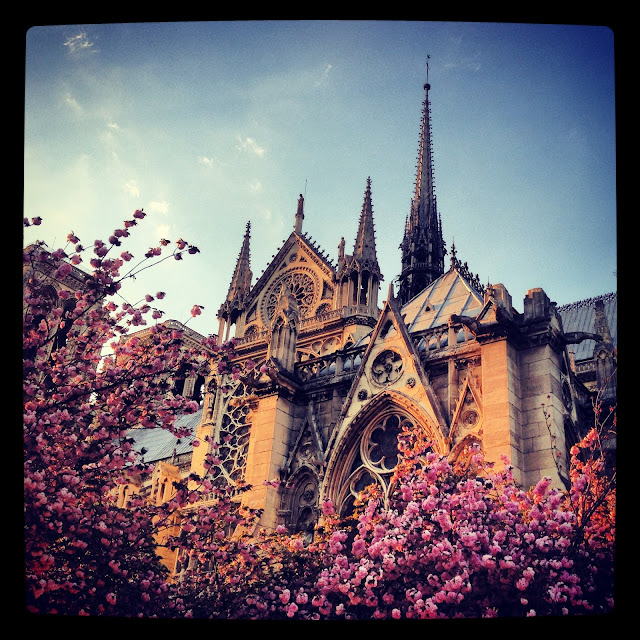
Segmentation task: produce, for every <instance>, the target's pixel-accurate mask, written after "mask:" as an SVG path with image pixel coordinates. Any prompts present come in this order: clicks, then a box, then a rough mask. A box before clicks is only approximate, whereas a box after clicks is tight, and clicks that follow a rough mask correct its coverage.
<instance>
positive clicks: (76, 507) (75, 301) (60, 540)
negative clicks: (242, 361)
mask: <svg viewBox="0 0 640 640" xmlns="http://www.w3.org/2000/svg"><path fill="white" fill-rule="evenodd" d="M145 215H146V214H145V213H144V212H143V211H141V210H139V211H136V212H135V213H134V214H133V217H132V218H131V219H129V220H126V221H125V222H124V224H123V226H122V228H120V229H117V230H116V231H114V233H113V234H112V235H111V236H110V238H109V240H108V242H102V241H100V240H96V241H95V242H94V243H93V245H92V246H91V247H89V248H85V247H84V246H83V245H82V244H81V243H80V240H79V239H78V238H77V237H76V236H75V235H74V234H73V233H71V234H69V236H68V238H67V240H68V244H67V246H66V247H65V248H64V249H58V250H55V251H50V250H47V249H46V248H45V246H44V245H43V243H35V244H33V245H30V246H29V247H27V248H26V249H25V250H24V252H23V274H24V276H23V282H24V289H23V292H24V298H23V324H24V332H23V337H24V339H23V380H24V386H23V409H24V430H23V432H24V479H25V480H24V514H25V517H24V531H25V579H26V580H25V582H26V603H27V609H28V610H29V611H31V612H34V613H47V614H48V613H61V614H77V615H83V614H113V615H145V616H146V615H153V614H154V613H155V612H156V611H158V610H160V609H163V607H165V606H166V607H167V608H168V609H171V608H172V607H174V606H175V601H174V600H173V599H172V598H170V597H169V595H170V589H169V584H168V581H167V570H166V567H164V566H163V565H162V564H161V563H160V562H159V559H158V556H157V553H156V538H155V537H154V536H155V533H156V532H157V529H158V526H159V525H160V524H161V523H162V522H164V521H165V520H166V518H167V513H166V508H165V512H164V513H159V512H158V509H155V508H154V507H153V506H152V505H151V504H149V503H147V502H146V501H145V500H144V499H142V498H139V497H136V496H134V497H133V498H132V504H131V508H128V509H122V508H118V507H117V506H116V502H115V498H116V495H117V491H116V489H117V487H118V485H119V484H120V483H123V482H126V477H127V474H131V473H133V472H137V473H140V474H145V473H148V472H149V471H150V469H148V468H147V467H146V465H144V462H143V460H142V459H141V458H140V455H139V452H136V451H135V449H134V446H133V445H134V443H133V440H132V439H131V438H130V437H127V432H128V430H130V429H131V428H132V427H136V426H138V427H140V428H161V429H168V430H170V431H172V432H173V433H174V434H175V435H176V436H178V437H180V436H183V435H187V434H185V433H181V432H180V430H179V429H178V428H177V427H176V418H177V417H178V416H179V415H183V414H185V413H193V412H194V411H195V410H197V409H198V404H197V403H196V402H194V401H192V400H189V399H188V398H185V397H182V396H180V395H178V394H175V393H173V392H172V384H171V382H172V377H173V376H175V374H176V373H177V372H178V371H181V372H182V373H185V372H186V373H187V374H189V373H197V372H199V371H200V370H201V369H202V368H203V367H206V365H207V362H208V361H209V359H210V358H211V356H212V354H213V353H214V352H217V353H218V356H217V357H218V359H219V360H220V362H222V363H224V362H225V356H226V352H225V348H224V347H222V346H219V345H217V344H216V342H215V340H214V339H213V338H208V339H205V341H204V344H203V345H202V348H201V349H199V350H198V349H196V348H189V347H188V346H187V343H186V342H185V340H184V336H183V332H182V331H180V330H178V329H175V328H173V327H171V326H169V325H166V324H162V323H158V322H157V321H158V320H159V319H160V318H161V316H162V312H161V311H160V310H159V309H158V308H157V307H156V306H155V305H156V304H157V303H156V300H158V299H162V298H163V297H164V293H162V292H158V293H156V294H155V295H147V296H145V298H144V299H143V300H141V301H140V302H138V303H136V304H130V303H128V302H126V301H123V302H121V298H120V297H119V296H121V293H120V292H121V287H122V285H123V283H124V281H125V280H127V279H129V278H133V277H135V276H136V275H137V274H139V273H140V272H141V271H143V270H145V269H148V268H149V267H150V266H153V265H154V264H158V262H160V261H163V260H167V259H171V258H172V259H176V260H180V259H182V258H183V256H185V255H188V254H194V253H197V251H198V249H197V247H195V246H193V245H191V244H188V243H187V242H185V241H184V240H182V239H180V240H178V241H177V242H176V243H173V246H172V247H171V246H170V245H171V243H170V242H169V241H167V240H162V241H161V242H160V243H159V245H158V246H157V247H152V248H150V249H149V250H148V251H147V252H146V254H145V256H144V257H143V258H141V259H140V260H138V261H137V263H135V261H134V256H133V255H132V254H131V253H130V252H128V251H126V250H124V251H121V250H120V249H119V247H120V246H121V244H122V242H123V241H124V239H125V238H126V237H128V236H129V234H130V232H131V231H132V230H133V227H135V226H136V225H137V224H138V223H139V222H140V221H141V220H143V219H144V217H145ZM40 222H41V221H40V219H33V220H31V221H29V220H25V225H30V224H39V223H40ZM167 247H169V249H167ZM171 249H172V250H171ZM167 251H168V253H167ZM163 252H164V254H163ZM87 256H88V257H87ZM134 264H135V266H130V265H134ZM80 265H82V266H83V267H85V269H87V270H86V271H85V270H82V271H79V270H78V271H75V272H74V268H75V267H79V266H80ZM72 272H73V273H72ZM74 273H75V275H76V276H77V278H76V281H74V282H76V283H79V284H78V286H76V287H73V286H71V287H69V286H63V284H62V283H64V282H69V277H70V276H72V275H73V274H74ZM72 284H73V283H72ZM117 302H120V304H118V303H117ZM200 310H201V307H199V306H195V307H194V308H193V310H192V314H193V315H196V314H198V313H200ZM149 317H150V318H151V322H152V326H151V327H150V328H149V330H148V332H147V333H146V335H145V337H144V339H142V338H140V337H138V336H136V335H133V336H131V337H129V338H128V339H123V337H125V338H126V336H127V333H128V332H129V330H130V329H131V328H132V327H136V328H137V327H140V326H144V325H146V324H147V321H146V318H149ZM105 353H106V354H107V355H106V356H105ZM171 506H172V508H173V509H174V510H176V509H178V508H179V506H181V505H178V504H176V501H174V502H173V503H172V505H171Z"/></svg>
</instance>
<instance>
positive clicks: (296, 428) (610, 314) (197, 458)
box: [140, 84, 616, 531]
mask: <svg viewBox="0 0 640 640" xmlns="http://www.w3.org/2000/svg"><path fill="white" fill-rule="evenodd" d="M424 89H425V99H424V103H423V108H422V122H421V127H420V137H419V152H418V169H417V175H416V184H415V193H414V195H413V199H412V205H411V209H410V211H409V212H408V214H407V219H406V223H405V232H404V238H403V240H402V243H401V245H400V247H399V265H400V273H399V276H398V283H399V286H398V288H397V290H396V288H395V287H394V286H393V285H392V284H391V285H388V286H386V285H385V284H384V282H385V281H384V277H383V274H382V273H381V271H380V266H379V264H378V260H377V256H376V233H375V226H374V207H373V200H374V196H373V186H372V181H371V180H370V179H367V181H366V184H365V188H364V196H363V202H362V209H361V211H360V212H359V225H358V231H357V234H356V237H355V238H354V239H353V244H350V243H349V244H347V243H346V242H345V239H344V238H339V237H337V238H336V241H337V242H336V244H337V245H338V255H337V261H335V262H334V261H332V260H331V259H330V258H329V257H328V256H327V255H326V254H325V253H324V252H323V251H322V250H321V249H320V248H319V247H318V246H316V245H315V244H314V242H312V241H311V239H310V237H309V236H308V235H307V234H306V233H305V231H304V229H303V227H304V217H305V214H304V199H303V197H302V196H300V198H299V200H298V202H297V207H295V206H292V222H293V225H292V227H293V228H292V231H291V234H290V235H289V237H288V238H287V239H286V240H285V241H284V243H283V244H282V246H281V247H280V248H279V250H278V251H277V253H276V254H275V256H274V257H273V259H272V261H271V263H270V264H269V265H268V266H267V268H266V269H265V271H264V272H263V274H262V275H261V277H260V278H259V279H258V280H257V281H255V282H254V281H253V276H252V272H251V265H250V253H251V227H250V224H249V223H248V224H247V226H246V233H245V236H244V240H243V243H242V246H241V248H240V252H239V256H238V260H237V263H236V266H235V269H234V272H233V274H232V278H231V283H230V286H229V290H228V294H227V297H226V299H225V300H224V301H222V304H221V306H220V309H219V312H218V319H219V326H218V336H219V339H220V340H225V339H229V338H231V337H234V338H235V340H236V342H237V345H236V350H237V359H238V362H239V363H240V364H242V363H246V362H247V361H249V360H251V361H252V362H253V363H255V365H256V368H255V371H256V372H257V374H256V375H254V376H253V377H252V379H251V380H247V379H246V378H245V379H243V378H240V379H238V380H233V379H231V378H229V379H223V378H222V377H221V376H219V375H218V374H217V373H215V371H212V373H211V375H210V376H209V377H208V378H207V379H206V380H204V379H202V380H199V381H194V380H191V381H187V386H185V388H184V391H185V392H188V393H191V394H194V395H195V396H199V397H200V398H201V402H202V410H201V413H200V414H198V415H197V419H196V423H194V424H193V428H194V437H195V438H198V439H199V440H200V441H201V442H203V443H204V441H205V437H208V438H209V439H210V440H211V441H212V442H215V443H216V444H217V445H218V447H219V448H218V450H217V452H218V457H219V458H220V459H221V464H220V466H219V468H218V470H217V472H216V473H217V474H218V479H219V480H220V481H223V482H231V483H234V482H237V481H238V480H243V481H245V482H247V483H248V484H250V485H251V486H252V489H251V490H250V491H248V492H247V493H245V494H243V497H242V500H243V501H244V502H245V503H246V504H248V505H249V506H251V507H255V508H261V509H263V510H264V511H263V515H262V520H261V523H260V524H261V526H263V527H265V528H267V529H272V528H275V527H276V526H277V525H278V524H284V525H286V526H287V527H288V528H289V530H290V531H310V530H311V529H312V527H313V525H314V524H315V522H316V521H317V519H318V516H319V505H320V503H321V501H322V500H324V499H331V500H332V501H333V503H334V505H335V508H336V509H337V510H338V511H339V512H341V513H344V514H347V513H349V511H350V510H351V508H352V505H353V501H354V499H355V497H356V496H357V494H358V492H359V491H361V490H362V489H363V488H364V487H365V486H367V485H369V484H371V483H376V484H377V485H378V486H379V487H380V489H381V491H382V492H383V494H387V492H388V491H389V488H390V478H391V475H392V472H393V469H394V467H395V465H396V462H397V434H398V433H399V431H400V430H401V429H402V428H403V426H408V427H409V428H411V429H419V430H422V431H423V432H425V433H426V434H427V435H428V436H429V438H430V440H431V441H432V443H433V449H434V450H435V451H437V452H439V453H442V454H445V455H447V456H449V457H450V458H451V459H452V460H464V457H465V455H467V451H468V448H469V446H470V445H471V444H473V443H478V444H479V445H480V446H481V448H482V449H483V451H484V453H485V455H486V457H487V458H488V459H489V460H492V461H496V462H499V461H500V458H501V456H502V455H506V456H507V457H508V459H509V460H510V462H511V464H512V465H513V467H514V471H515V477H516V479H517V481H518V482H519V483H521V484H522V485H523V486H524V487H528V486H530V485H533V484H535V483H536V482H537V481H538V480H539V479H540V477H542V476H545V475H546V476H551V477H552V478H553V481H554V482H555V484H557V485H559V486H562V484H563V483H565V482H566V479H567V476H568V469H567V467H566V461H567V455H566V453H567V451H568V448H569V447H570V446H571V444H573V442H574V441H575V439H576V438H577V437H578V435H579V434H580V433H581V432H582V431H583V430H584V429H585V428H587V427H589V426H590V425H591V424H592V423H593V422H592V420H593V417H592V415H591V414H590V403H591V398H592V396H593V393H594V392H595V390H597V388H598V385H600V387H602V385H603V384H605V386H606V384H608V387H607V389H608V394H609V396H608V397H609V398H610V399H611V398H615V378H612V376H611V374H612V372H613V371H614V370H615V359H616V350H615V348H616V333H615V314H616V296H615V294H611V295H609V296H604V297H602V298H599V299H597V300H594V301H591V303H589V304H586V303H585V305H583V306H582V307H581V306H580V305H575V306H569V307H568V308H567V309H566V313H565V315H564V316H563V313H562V309H560V310H559V309H558V308H557V307H556V305H555V303H553V302H552V301H551V300H550V298H549V297H548V295H547V293H545V291H543V290H542V289H539V288H532V289H530V290H529V291H527V292H525V293H524V295H523V297H522V298H521V299H520V301H519V304H515V303H514V301H513V300H512V295H511V293H510V292H509V291H507V290H506V289H505V287H504V286H503V285H502V284H499V283H494V284H487V285H483V284H481V283H480V280H479V278H478V277H477V276H476V275H474V274H473V273H472V272H471V271H470V270H469V268H468V266H467V264H466V262H462V261H461V260H460V259H459V257H458V255H457V253H456V250H455V247H454V246H451V247H450V248H449V249H448V250H447V249H446V247H445V242H444V240H443V234H442V224H441V220H440V216H439V214H438V210H437V204H436V197H435V189H434V180H433V163H432V148H431V116H430V102H429V101H430V98H429V90H430V86H429V84H426V85H425V87H424ZM294 210H295V215H293V211H294ZM355 215H358V212H354V216H355ZM337 234H339V230H337ZM351 247H352V248H351ZM349 249H350V250H349ZM391 275H392V277H391V278H389V280H392V279H394V278H395V276H396V275H398V274H391ZM587 302H589V301H587ZM581 310H582V312H585V311H586V310H589V311H590V312H591V315H590V318H591V319H590V325H589V326H585V325H581V323H580V318H581V317H582V316H581V313H582V312H581ZM583 315H584V314H583ZM563 321H564V322H563ZM596 334H597V335H596ZM195 337H197V336H195ZM578 352H579V353H580V361H579V362H578V361H577V360H576V354H577V353H578ZM263 365H264V367H263ZM580 367H582V369H580ZM261 368H262V371H263V372H260V369H261ZM612 380H613V382H612ZM603 381H605V382H603ZM607 381H608V382H607ZM543 407H544V408H543ZM190 419H191V420H193V418H190ZM140 436H141V445H144V446H145V448H146V449H147V450H148V451H149V453H148V454H147V459H149V457H151V456H153V453H154V447H153V445H152V444H151V443H149V442H144V441H143V437H142V434H140ZM162 437H165V438H168V437H170V435H169V434H164V435H163V436H162ZM162 446H163V447H164V451H165V453H164V454H162V455H161V454H160V453H159V451H160V450H161V449H162ZM162 446H161V445H160V444H158V446H157V447H156V450H157V451H158V456H157V457H158V469H160V471H158V474H157V475H158V477H157V478H156V481H157V482H162V478H161V477H160V476H162V474H163V473H164V475H165V476H166V478H164V479H165V484H166V480H167V479H170V478H171V477H175V476H176V474H179V473H182V474H186V473H188V472H189V471H195V472H197V473H199V474H202V473H203V472H204V467H203V462H204V456H205V454H206V453H207V447H206V446H205V445H201V446H199V447H197V448H191V447H190V446H189V443H188V442H186V441H184V442H182V443H181V445H180V446H181V447H182V449H180V450H177V449H176V448H175V447H174V448H173V450H172V449H171V447H167V446H166V443H164V444H162ZM168 452H170V453H168ZM558 453H560V454H562V455H560V456H558V455H557V454H558ZM163 455H164V457H163ZM172 474H173V476H172ZM272 480H279V481H280V484H279V486H278V487H274V486H271V485H267V484H265V482H268V481H272Z"/></svg>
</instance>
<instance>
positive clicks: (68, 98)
mask: <svg viewBox="0 0 640 640" xmlns="http://www.w3.org/2000/svg"><path fill="white" fill-rule="evenodd" d="M64 103H65V104H66V105H67V106H68V107H69V108H70V109H71V110H72V111H75V112H76V113H77V114H78V115H82V113H83V110H82V107H81V106H80V103H79V102H78V101H77V100H76V99H75V98H74V97H73V96H72V95H71V94H69V93H67V95H65V97H64Z"/></svg>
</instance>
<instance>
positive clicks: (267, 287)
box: [245, 232, 335, 332]
mask: <svg viewBox="0 0 640 640" xmlns="http://www.w3.org/2000/svg"><path fill="white" fill-rule="evenodd" d="M334 277H335V272H334V269H333V266H332V265H331V263H330V262H329V261H328V260H327V259H326V258H325V257H324V255H323V254H321V253H320V252H319V251H318V250H317V249H316V248H315V246H314V245H313V244H312V243H311V242H310V241H309V240H308V239H307V238H306V236H304V235H298V234H297V233H295V232H294V233H292V234H291V235H290V236H289V238H288V239H287V240H286V241H285V242H284V244H283V245H282V247H281V248H280V250H279V251H278V253H277V254H276V255H275V256H274V257H273V259H272V261H271V263H270V264H269V266H268V267H267V268H266V269H265V271H264V273H263V274H262V276H261V277H260V279H259V280H258V281H257V282H256V284H255V285H254V287H253V288H252V290H251V292H250V294H249V299H248V301H247V305H246V306H247V308H248V309H249V312H248V314H247V318H246V322H245V332H247V331H248V332H251V331H262V330H264V329H268V328H270V326H271V323H272V320H273V316H274V314H275V311H276V307H277V304H278V298H279V296H280V293H281V291H282V290H283V287H288V289H289V291H290V292H291V294H292V296H293V297H294V298H295V300H296V302H297V304H298V308H299V315H300V318H301V319H303V318H305V317H310V316H313V315H315V314H316V313H318V312H319V311H323V310H326V306H327V304H329V305H331V304H332V301H333V292H334ZM331 308H333V307H332V306H331Z"/></svg>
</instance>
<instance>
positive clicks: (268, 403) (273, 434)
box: [242, 394, 293, 529]
mask: <svg viewBox="0 0 640 640" xmlns="http://www.w3.org/2000/svg"><path fill="white" fill-rule="evenodd" d="M292 429H293V405H292V404H291V402H290V401H289V400H288V399H287V398H284V397H282V396H280V395H277V394H273V395H271V396H267V397H265V398H262V399H261V400H260V402H259V405H258V407H257V408H256V410H255V411H254V412H252V416H251V436H250V440H249V450H248V452H247V472H246V478H245V479H246V481H247V483H248V484H250V485H251V486H252V489H251V490H249V491H248V492H247V493H245V494H244V496H243V499H242V502H243V504H246V505H247V506H248V507H251V508H255V509H264V514H263V516H262V518H261V520H260V526H263V527H265V528H267V529H275V527H276V526H277V524H278V523H277V521H276V516H277V510H278V508H279V507H280V491H279V489H276V488H274V487H271V486H265V484H264V483H265V482H269V481H271V480H278V479H279V477H280V475H279V474H280V469H281V468H282V467H284V466H285V464H286V461H287V453H288V447H289V442H290V440H291V439H292V436H291V431H292Z"/></svg>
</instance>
